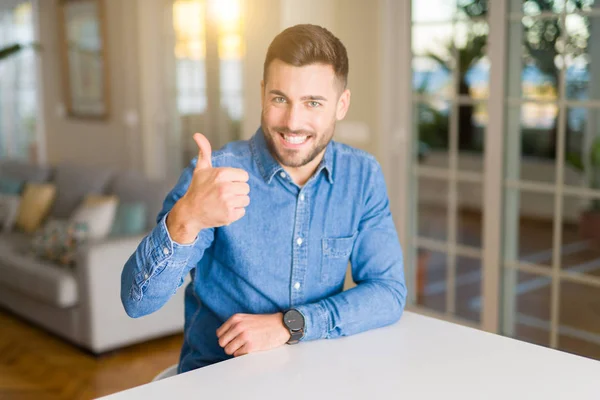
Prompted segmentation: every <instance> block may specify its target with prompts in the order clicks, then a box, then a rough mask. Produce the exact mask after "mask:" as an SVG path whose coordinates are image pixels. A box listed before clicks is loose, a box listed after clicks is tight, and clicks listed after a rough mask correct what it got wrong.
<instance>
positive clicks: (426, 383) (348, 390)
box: [105, 312, 600, 400]
mask: <svg viewBox="0 0 600 400" xmlns="http://www.w3.org/2000/svg"><path fill="white" fill-rule="evenodd" d="M179 398H182V399H183V398H187V399H191V398H198V399H242V398H243V399H285V400H289V399H369V400H373V399H388V398H389V399H569V400H570V399H594V400H599V399H600V362H599V361H595V360H591V359H587V358H583V357H578V356H575V355H571V354H567V353H564V352H560V351H556V350H551V349H548V348H545V347H541V346H536V345H532V344H529V343H525V342H521V341H517V340H513V339H509V338H506V337H502V336H499V335H493V334H489V333H486V332H483V331H478V330H475V329H471V328H466V327H463V326H460V325H456V324H451V323H448V322H444V321H439V320H436V319H433V318H428V317H424V316H421V315H418V314H414V313H410V312H405V313H404V315H403V317H402V319H401V320H400V322H398V323H396V324H394V325H392V326H389V327H386V328H381V329H376V330H372V331H369V332H365V333H362V334H358V335H354V336H350V337H345V338H340V339H334V340H318V341H313V342H307V343H301V344H298V345H295V346H287V345H286V346H283V347H281V348H278V349H275V350H271V351H268V352H261V353H255V354H250V355H247V356H243V357H239V358H235V359H232V360H228V361H224V362H221V363H218V364H215V365H212V366H209V367H205V368H200V369H197V370H194V371H190V372H188V373H185V374H181V375H177V376H174V377H171V378H167V379H164V380H161V381H158V382H154V383H151V384H146V385H143V386H139V387H137V388H133V389H129V390H126V391H123V392H120V393H117V394H114V395H111V396H108V397H105V399H110V400H125V399H128V400H129V399H140V400H149V399H179Z"/></svg>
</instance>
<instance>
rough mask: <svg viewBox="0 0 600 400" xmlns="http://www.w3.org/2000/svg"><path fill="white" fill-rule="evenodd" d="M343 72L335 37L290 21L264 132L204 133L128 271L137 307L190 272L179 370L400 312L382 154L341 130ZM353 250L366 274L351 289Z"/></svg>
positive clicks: (129, 307) (266, 83)
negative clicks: (222, 136)
mask: <svg viewBox="0 0 600 400" xmlns="http://www.w3.org/2000/svg"><path fill="white" fill-rule="evenodd" d="M347 77H348V57H347V54H346V49H345V47H344V45H343V44H342V43H341V42H340V40H339V39H337V38H336V37H335V36H333V35H332V34H331V33H330V32H329V31H327V30H326V29H324V28H321V27H319V26H314V25H297V26H294V27H291V28H288V29H286V30H284V31H283V32H281V33H280V34H279V35H278V36H277V37H276V38H275V39H274V40H273V42H272V43H271V45H270V46H269V49H268V51H267V56H266V59H265V63H264V72H263V81H262V82H261V93H262V95H261V102H262V117H261V127H260V128H259V129H258V130H257V132H256V133H255V134H254V136H253V137H252V138H251V139H250V140H249V141H239V142H234V143H230V144H228V145H226V146H225V147H223V148H222V149H220V150H218V151H215V152H214V153H213V152H212V149H211V146H210V143H209V142H208V141H207V139H206V138H205V137H204V136H203V135H201V134H199V133H197V134H195V135H194V140H195V141H196V143H197V144H198V149H199V153H198V157H197V158H196V159H194V160H192V162H191V164H190V166H189V167H188V168H186V169H185V170H184V171H183V173H182V175H181V178H180V179H179V182H178V183H177V185H176V186H175V188H174V189H173V190H172V191H171V192H170V193H169V194H168V195H167V198H166V199H165V202H164V206H163V209H162V211H161V212H160V213H159V215H158V217H157V222H158V224H157V226H156V227H155V228H154V230H153V231H152V232H151V233H150V234H149V235H148V236H147V237H145V238H144V239H143V240H142V242H141V243H140V245H139V246H138V248H137V250H136V252H135V253H134V254H133V255H132V256H131V257H130V259H129V260H128V261H127V263H126V264H125V267H124V269H123V273H122V277H121V300H122V302H123V305H124V307H125V310H126V311H127V313H128V314H129V315H130V316H132V317H140V316H143V315H146V314H149V313H152V312H154V311H156V310H158V309H159V308H160V307H162V306H163V305H164V304H165V303H166V302H167V301H168V300H169V298H170V297H171V296H172V295H173V293H175V291H176V290H177V289H178V287H179V286H181V285H182V283H183V281H184V277H185V276H186V275H187V274H188V273H190V274H191V278H192V281H191V283H190V284H189V285H188V286H187V288H186V289H185V290H186V292H185V336H184V338H185V340H184V344H183V348H182V350H181V357H180V362H179V372H185V371H189V370H192V369H195V368H199V367H203V366H206V365H210V364H213V363H216V362H219V361H222V360H226V359H228V358H230V357H234V356H240V355H244V354H248V353H252V352H256V351H264V350H269V349H273V348H276V347H279V346H282V345H285V344H296V343H299V342H303V341H309V340H314V339H331V338H336V337H340V336H345V335H352V334H355V333H359V332H363V331H365V330H368V329H373V328H377V327H382V326H385V325H389V324H391V323H393V322H395V321H397V320H398V319H399V318H400V316H401V315H402V312H403V310H404V305H405V300H406V286H405V281H404V273H403V261H402V252H401V249H400V244H399V241H398V237H397V234H396V230H395V228H394V224H393V221H392V216H391V214H390V210H389V204H388V197H387V191H386V187H385V183H384V179H383V174H382V171H381V168H380V166H379V164H378V163H377V161H376V160H375V159H374V158H373V157H372V156H370V155H369V154H367V153H365V152H363V151H361V150H358V149H354V148H352V147H350V146H346V145H343V144H339V143H336V142H335V141H333V140H332V138H333V134H334V131H335V124H336V121H338V120H341V119H343V118H344V116H345V115H346V112H347V111H348V107H349V105H350V91H349V90H348V89H347V88H346V84H347ZM250 199H252V201H250ZM349 262H350V264H351V266H352V277H353V279H354V281H355V282H356V283H357V286H356V287H354V288H352V289H350V290H347V291H343V285H344V278H345V273H346V270H347V266H348V263H349Z"/></svg>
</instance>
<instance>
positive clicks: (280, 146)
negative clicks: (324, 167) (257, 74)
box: [261, 59, 350, 168]
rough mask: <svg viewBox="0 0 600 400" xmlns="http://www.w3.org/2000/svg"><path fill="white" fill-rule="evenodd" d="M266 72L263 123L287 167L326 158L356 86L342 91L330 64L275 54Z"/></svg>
mask: <svg viewBox="0 0 600 400" xmlns="http://www.w3.org/2000/svg"><path fill="white" fill-rule="evenodd" d="M266 76H267V81H266V82H262V83H261V86H262V116H261V125H262V129H263V131H264V133H265V139H266V142H267V146H268V147H269V150H270V151H271V153H272V154H273V156H274V157H275V158H276V159H277V160H278V161H279V162H280V163H281V164H282V165H284V166H286V167H292V168H298V167H302V166H304V165H306V164H308V163H310V162H311V161H312V160H314V159H315V158H317V157H319V160H320V157H322V155H323V152H324V150H325V147H327V144H329V142H330V141H331V139H332V138H333V133H334V131H335V123H336V121H337V120H340V119H342V118H344V116H345V115H346V111H347V110H348V106H349V105H350V92H349V91H348V90H344V91H342V89H341V84H340V83H339V82H338V81H337V79H336V77H335V73H334V71H333V67H331V66H330V65H323V64H311V65H306V66H303V67H294V66H292V65H290V64H286V63H284V62H283V61H281V60H278V59H275V60H273V61H272V62H271V64H270V65H269V67H268V70H267V74H266Z"/></svg>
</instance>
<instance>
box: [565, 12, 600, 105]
mask: <svg viewBox="0 0 600 400" xmlns="http://www.w3.org/2000/svg"><path fill="white" fill-rule="evenodd" d="M566 29H567V35H568V39H567V43H566V48H565V63H566V67H567V73H566V79H567V82H566V84H567V88H566V90H567V98H568V99H572V100H580V101H585V100H590V99H591V100H598V99H600V47H599V46H598V45H597V44H596V45H594V46H591V38H592V37H594V36H598V35H600V18H592V17H584V16H581V15H574V14H573V15H568V16H567V17H566Z"/></svg>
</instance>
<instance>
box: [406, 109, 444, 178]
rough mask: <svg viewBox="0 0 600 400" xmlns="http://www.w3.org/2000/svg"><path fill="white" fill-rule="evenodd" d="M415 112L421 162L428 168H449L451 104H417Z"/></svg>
mask: <svg viewBox="0 0 600 400" xmlns="http://www.w3.org/2000/svg"><path fill="white" fill-rule="evenodd" d="M414 111H415V117H414V121H415V122H416V126H415V129H416V132H415V136H416V137H417V138H418V141H417V142H418V148H417V152H418V159H419V162H420V163H421V164H423V165H427V166H432V167H442V168H447V167H448V140H449V126H450V125H449V121H450V111H451V105H450V103H449V102H447V101H442V100H439V101H430V102H426V103H425V102H424V103H417V104H415V106H414Z"/></svg>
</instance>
